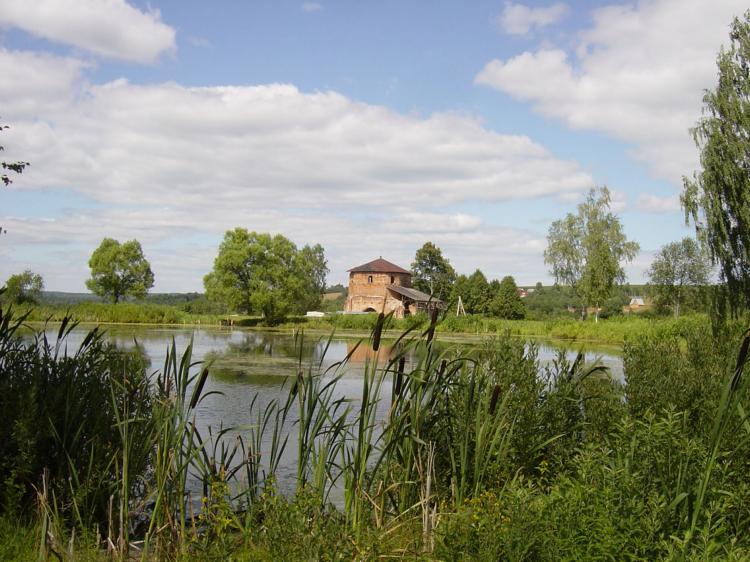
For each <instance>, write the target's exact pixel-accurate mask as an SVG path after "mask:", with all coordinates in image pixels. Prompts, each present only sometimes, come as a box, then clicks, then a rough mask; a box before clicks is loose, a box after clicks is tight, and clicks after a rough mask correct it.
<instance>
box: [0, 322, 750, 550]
mask: <svg viewBox="0 0 750 562" xmlns="http://www.w3.org/2000/svg"><path fill="white" fill-rule="evenodd" d="M353 318H357V320H356V322H364V320H361V319H360V318H361V317H353ZM367 320H369V322H370V323H369V324H368V326H369V327H370V329H371V331H370V333H369V336H368V337H367V338H364V339H363V340H362V341H361V342H360V343H359V345H360V346H368V347H370V348H371V349H372V350H373V354H374V355H373V359H372V360H371V361H370V362H369V363H367V365H366V367H365V374H364V376H363V381H362V389H361V394H360V395H359V396H358V397H355V398H346V397H343V396H342V395H341V393H340V392H338V391H337V385H338V381H339V380H340V377H341V376H342V375H343V373H344V372H345V369H346V366H347V362H348V357H347V358H345V359H344V360H342V361H340V362H339V363H336V364H334V365H332V366H330V367H324V366H323V365H324V362H323V361H322V360H321V359H318V360H317V361H316V362H315V363H310V362H308V361H307V360H306V359H305V358H304V356H303V354H302V349H303V348H304V336H303V335H302V334H301V333H300V334H299V335H298V338H297V345H298V349H299V350H300V351H299V355H298V359H297V362H296V365H295V366H294V370H295V374H296V376H295V377H293V378H292V381H293V382H292V383H291V384H289V385H288V386H287V387H286V392H285V393H282V394H281V395H280V396H279V398H278V399H277V400H276V401H272V402H271V403H270V404H268V405H267V406H266V407H265V408H263V409H260V408H259V407H257V403H256V402H255V401H253V402H252V403H251V404H249V412H248V418H247V425H246V426H243V427H238V428H225V427H219V428H213V429H212V430H210V431H209V432H205V431H204V432H202V433H201V432H200V431H199V430H198V427H197V426H196V424H195V414H194V413H195V409H196V408H197V407H198V406H199V404H200V402H201V400H202V399H203V398H204V397H205V393H204V390H203V389H204V388H205V383H206V380H207V378H208V377H209V376H210V366H208V367H207V366H204V365H198V364H194V363H193V361H192V354H191V352H192V350H191V347H190V346H188V347H187V349H185V350H184V351H183V352H182V353H180V352H179V351H178V350H177V349H176V346H174V345H172V346H171V347H170V349H169V352H168V354H167V359H166V361H165V364H164V366H163V368H162V369H161V370H160V372H159V373H157V374H155V375H154V377H153V378H152V379H151V382H150V384H149V383H148V378H147V377H145V376H144V375H145V373H144V367H143V364H141V363H138V361H137V357H126V356H123V355H122V354H120V353H119V352H118V351H117V350H115V349H112V348H110V347H108V346H107V345H106V342H103V341H102V340H101V338H100V337H99V336H98V332H96V331H94V332H92V334H91V335H90V336H89V337H88V338H86V340H85V341H84V345H82V346H81V348H80V349H78V350H71V352H70V354H68V351H67V350H66V348H65V345H64V342H65V338H66V336H67V333H69V330H70V326H71V324H70V323H69V322H67V321H63V324H62V327H61V328H60V330H59V333H58V338H57V340H56V341H48V340H47V338H46V337H45V336H44V335H43V334H42V333H40V334H38V335H37V336H36V337H35V338H33V340H24V341H21V340H19V339H18V338H17V337H16V336H15V334H16V332H17V331H18V329H19V327H20V324H21V323H22V321H23V318H18V317H16V316H14V314H13V313H8V312H7V311H4V312H3V314H2V316H1V317H0V407H2V411H3V412H4V415H5V422H6V423H5V424H4V426H3V428H4V429H3V431H5V433H4V434H3V436H2V437H3V438H2V439H0V476H2V478H3V482H4V484H5V485H4V486H3V493H2V496H3V497H2V500H3V501H2V504H1V505H2V508H0V553H2V554H6V555H7V557H9V558H10V559H12V558H13V557H16V558H19V557H21V558H22V557H23V556H26V555H28V554H29V553H32V552H33V553H34V555H35V557H36V553H41V555H42V556H43V557H44V556H48V557H58V558H60V559H72V558H75V559H95V558H97V557H105V556H109V557H112V558H115V559H127V558H128V557H129V558H131V559H132V558H133V557H135V558H138V559H141V560H225V559H234V560H280V559H283V560H310V559H318V560H353V559H357V560H374V559H380V558H383V557H389V558H392V557H399V558H402V559H423V560H466V559H473V560H500V559H502V560H506V559H507V560H580V559H633V560H636V559H649V560H659V559H664V560H670V559H671V560H677V559H680V560H692V559H695V560H698V559H701V560H704V559H736V560H741V559H747V557H748V556H750V550H748V549H750V538H749V537H748V535H747V533H746V530H747V528H748V525H750V423H748V419H747V416H746V414H745V412H746V406H747V399H748V395H749V394H750V393H749V391H748V386H749V385H748V383H747V377H746V376H745V375H744V365H745V363H746V361H747V358H748V349H749V348H750V335H745V336H744V339H743V333H742V330H741V329H740V328H739V327H738V326H736V325H730V326H725V327H724V328H722V329H720V330H719V331H717V332H716V333H715V334H714V335H711V332H710V330H709V327H708V324H707V323H706V322H705V321H704V320H702V319H701V318H700V317H692V318H685V319H681V320H678V321H674V322H661V323H655V324H653V325H648V324H644V323H643V322H646V321H645V320H644V319H638V320H632V319H629V320H626V321H621V322H614V321H613V322H612V324H611V326H612V327H611V328H609V330H612V333H616V332H617V330H630V329H631V328H630V327H628V328H622V327H621V326H624V325H628V326H629V325H630V323H632V324H634V325H636V326H640V327H641V328H643V330H642V331H641V333H640V334H629V333H625V335H624V336H623V337H625V339H626V341H627V343H626V345H625V350H624V367H625V377H626V383H625V385H624V386H620V385H618V384H616V383H614V382H613V381H612V380H611V379H610V378H609V377H608V376H607V373H606V371H605V370H604V369H603V368H602V367H601V366H599V365H597V364H593V365H587V364H585V363H584V361H583V356H582V355H581V356H579V357H578V358H577V359H576V360H574V361H570V360H568V359H567V358H566V357H565V355H564V354H559V355H558V356H557V358H556V359H555V360H554V361H553V362H552V363H550V364H547V365H546V366H542V365H541V364H540V362H539V361H538V358H537V353H536V347H535V346H534V345H533V344H532V345H530V346H526V345H525V344H524V341H523V340H522V339H520V338H516V337H513V335H514V334H513V333H511V332H510V331H508V330H506V331H505V332H502V331H501V332H500V333H499V334H496V335H493V336H492V337H489V338H488V339H486V341H485V342H484V344H483V345H481V346H474V347H472V348H471V349H464V350H461V349H460V348H458V349H457V348H455V347H454V348H451V349H445V348H443V347H441V346H436V345H435V343H434V342H435V338H437V339H439V338H440V337H441V334H444V333H446V332H447V331H450V330H453V329H466V328H467V326H471V325H475V326H476V327H477V328H480V327H482V328H483V329H484V326H485V325H484V324H475V322H478V320H474V319H458V320H451V319H450V318H449V319H447V320H444V321H443V323H437V324H436V325H433V326H430V325H429V324H428V323H420V322H417V321H415V320H408V321H406V322H404V323H400V324H399V323H395V322H394V321H393V319H392V318H389V317H386V316H379V317H378V318H368V319H367ZM341 321H342V322H350V320H349V319H348V318H347V319H345V320H341ZM485 321H486V322H493V323H491V324H487V326H490V325H491V326H492V327H493V328H496V329H497V330H500V326H502V324H499V323H498V324H495V323H494V321H489V320H486V319H484V320H482V322H485ZM579 324H580V325H583V326H586V324H584V323H579ZM363 325H364V324H363ZM514 325H515V324H514ZM525 325H526V324H525V323H521V324H520V326H525ZM602 325H606V324H605V323H604V322H600V323H599V324H598V325H597V326H599V327H600V326H602ZM396 326H400V327H401V329H402V331H401V333H400V334H399V336H398V337H397V338H396V340H395V341H394V342H392V346H391V349H392V351H391V353H390V354H389V356H388V357H387V358H386V357H384V356H383V357H381V356H380V354H381V351H382V353H383V354H384V355H385V351H384V350H381V349H380V340H381V338H382V337H383V335H384V333H385V330H386V329H387V328H389V327H390V328H391V329H393V328H395V327H396ZM646 326H650V327H646ZM433 328H434V329H435V332H434V334H433ZM487 329H488V331H489V328H487ZM571 329H572V328H571ZM576 329H579V328H576ZM581 329H582V330H587V329H589V328H588V327H586V328H581ZM620 333H624V332H620ZM576 337H578V336H576ZM331 338H332V336H328V337H327V338H323V339H322V341H321V344H322V345H323V347H326V346H327V345H329V344H330V342H331ZM738 348H739V350H740V351H739V353H737V349H738ZM415 352H416V353H415ZM352 353H353V351H352ZM407 356H409V357H413V358H414V359H413V360H412V361H413V362H412V363H411V364H408V365H407V362H406V358H407ZM59 397H64V399H59ZM383 412H384V413H383ZM287 421H292V422H293V424H292V428H291V429H289V427H290V424H289V423H286V422H287ZM34 444H38V445H42V446H38V447H37V446H31V445H34ZM287 447H289V448H294V449H295V451H296V465H295V466H292V467H282V466H281V458H282V455H283V452H284V450H286V448H287ZM55 451H57V454H53V452H55ZM281 470H285V471H288V470H292V471H294V473H295V474H296V479H295V481H296V488H295V490H294V491H293V492H292V493H290V494H289V495H287V496H283V495H281V494H280V493H279V492H278V491H277V489H276V486H275V481H276V477H277V475H278V474H279V473H280V472H279V471H281ZM192 477H195V478H197V481H198V482H199V488H200V489H196V488H191V486H190V485H189V480H190V478H192ZM194 494H197V495H199V496H200V497H199V498H197V497H195V496H194ZM337 498H339V499H340V503H338V505H339V506H340V507H336V505H337V502H339V500H338V499H337ZM195 500H199V501H195ZM17 514H24V515H25V517H18V516H17ZM16 535H17V537H18V538H17V539H16V538H13V537H15V536H16ZM40 536H44V537H45V538H44V540H42V541H39V537H40ZM3 549H4V550H3Z"/></svg>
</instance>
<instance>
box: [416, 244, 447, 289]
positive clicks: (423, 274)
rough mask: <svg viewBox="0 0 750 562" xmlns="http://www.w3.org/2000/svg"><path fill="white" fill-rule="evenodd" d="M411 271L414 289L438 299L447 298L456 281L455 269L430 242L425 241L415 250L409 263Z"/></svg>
mask: <svg viewBox="0 0 750 562" xmlns="http://www.w3.org/2000/svg"><path fill="white" fill-rule="evenodd" d="M411 273H412V285H413V286H414V288H415V289H418V290H419V291H422V292H423V293H427V294H430V295H434V296H436V297H437V298H440V299H446V298H448V295H450V293H451V289H452V287H453V283H455V282H456V270H454V269H453V266H451V264H450V262H449V261H448V260H447V259H446V258H444V257H443V252H442V251H441V250H440V248H438V247H437V246H435V244H433V243H432V242H425V244H424V245H423V246H422V247H421V248H419V249H418V250H417V253H416V254H415V256H414V261H413V262H412V264H411Z"/></svg>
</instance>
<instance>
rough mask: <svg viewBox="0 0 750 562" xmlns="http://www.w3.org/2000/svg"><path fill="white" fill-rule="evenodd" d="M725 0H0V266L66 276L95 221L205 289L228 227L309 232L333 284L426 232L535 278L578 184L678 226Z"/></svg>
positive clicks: (170, 274) (158, 271)
mask: <svg viewBox="0 0 750 562" xmlns="http://www.w3.org/2000/svg"><path fill="white" fill-rule="evenodd" d="M743 9H745V6H744V5H743V3H741V2H738V1H734V0H731V1H730V0H724V1H716V2H705V1H704V0H679V1H678V0H642V1H639V2H638V1H636V2H621V3H617V2H613V3H609V2H593V1H580V2H503V1H498V2H480V1H475V2H458V1H453V2H448V1H436V2H426V1H421V2H403V1H399V2H396V1H393V2H369V3H363V2H344V1H339V2H333V1H320V2H300V1H295V2H279V1H274V2H228V1H227V2H219V1H217V2H197V1H176V0H175V1H151V2H148V3H146V2H140V1H130V2H126V1H125V0H75V1H74V0H70V1H64V0H38V1H37V2H35V3H33V4H32V5H29V3H27V2H24V1H22V0H5V1H4V2H3V3H2V5H0V72H2V75H3V76H4V78H5V79H4V80H3V84H2V85H0V115H1V116H2V120H3V122H4V123H7V124H9V125H11V129H8V130H6V131H4V132H3V133H2V137H0V138H1V139H2V141H1V142H2V144H3V145H4V146H5V149H6V150H5V153H4V158H6V159H8V160H10V159H14V158H23V159H25V160H29V161H30V162H32V166H31V168H30V169H29V171H28V172H27V173H25V174H24V175H23V176H20V177H18V178H16V180H15V182H14V183H13V184H12V186H11V187H10V188H8V189H3V190H2V191H0V224H2V226H3V228H5V229H7V231H8V232H7V234H4V235H3V236H2V238H0V278H2V279H4V278H7V277H8V276H9V275H11V274H13V273H16V272H19V271H22V270H24V269H32V270H34V271H36V272H39V273H41V274H42V275H43V276H44V278H45V281H46V285H47V288H48V289H50V290H68V291H83V290H85V289H84V282H85V279H86V278H87V275H88V268H87V261H88V257H89V255H90V253H91V251H92V250H93V249H94V248H95V247H96V246H97V245H98V243H99V242H100V241H101V239H102V238H103V237H105V236H110V237H115V238H118V239H120V240H127V239H131V238H137V239H138V240H140V241H141V243H142V245H143V248H144V252H145V254H146V256H147V257H148V258H149V260H150V261H151V264H152V267H153V269H154V272H155V275H156V285H155V287H154V290H156V291H193V290H202V278H203V275H204V274H205V273H207V272H208V271H209V270H210V269H211V265H212V261H213V258H214V256H215V254H216V251H217V248H218V244H219V242H220V240H221V237H222V235H223V233H224V232H225V231H226V230H228V229H231V228H234V227H236V226H243V227H246V228H249V229H251V230H258V231H271V232H279V233H282V234H284V235H286V236H288V237H290V238H291V239H292V240H294V241H295V242H296V243H297V244H299V245H303V244H308V243H309V244H312V243H318V242H319V243H321V244H323V246H324V247H325V248H326V254H327V257H328V260H329V267H330V270H331V271H330V275H329V281H330V282H331V283H336V282H342V281H344V280H345V279H346V269H347V268H349V267H352V266H355V265H358V264H359V263H362V262H365V261H369V260H370V259H372V258H374V257H377V256H378V255H382V256H384V257H386V258H388V259H390V260H391V261H394V262H396V263H399V264H401V265H404V266H406V267H408V265H409V263H410V262H411V259H412V257H413V255H414V252H415V250H416V249H417V248H418V247H419V246H421V245H422V244H423V243H424V242H426V241H427V240H431V241H433V242H434V243H436V244H438V246H440V247H441V248H442V249H443V251H444V253H445V255H446V256H447V257H448V258H449V259H450V260H451V262H452V263H453V264H454V265H455V266H456V268H457V269H458V270H459V271H460V272H463V273H470V272H471V271H473V269H475V268H477V267H479V268H481V269H482V270H483V271H484V272H485V273H486V274H488V276H490V277H501V276H504V275H508V274H511V275H514V276H515V278H516V280H517V281H518V282H519V283H522V284H531V283H535V282H536V281H542V282H545V283H548V282H550V281H551V279H550V276H549V274H548V272H547V267H546V266H545V265H544V262H543V257H542V254H543V251H544V246H545V237H546V234H547V229H548V228H549V225H550V223H551V222H552V221H553V220H555V219H557V218H560V217H562V216H564V215H565V214H566V213H568V212H571V211H573V210H574V209H575V206H576V204H577V203H578V202H580V200H581V198H582V194H583V193H585V191H586V190H587V189H588V188H590V187H593V186H596V185H605V184H606V185H607V186H609V188H610V189H611V190H612V191H613V192H614V193H613V208H614V209H615V211H616V212H617V213H618V214H619V215H620V216H621V218H622V221H623V223H624V225H625V228H626V232H627V233H628V235H629V237H630V238H632V239H634V240H636V241H637V242H639V244H640V245H641V253H640V255H639V256H638V258H637V259H636V260H635V261H634V262H633V263H632V264H629V265H628V267H627V271H628V273H629V278H630V280H631V281H633V282H636V283H639V282H643V281H644V271H645V270H646V269H647V268H648V265H649V263H650V261H651V258H652V256H653V253H654V252H655V251H656V250H657V249H658V248H659V247H660V246H661V245H663V244H666V243H668V242H670V241H673V240H676V239H678V238H680V237H682V236H685V235H690V234H692V228H691V227H686V226H685V225H684V220H683V215H682V212H681V211H680V209H679V203H678V196H679V193H680V189H681V177H682V176H683V175H688V174H690V173H692V170H693V169H694V168H695V167H696V165H697V150H696V149H695V147H694V146H693V144H692V140H691V139H690V136H689V133H688V129H689V128H690V127H691V126H692V125H693V124H694V123H695V121H696V119H697V118H698V117H699V115H700V109H701V96H702V91H703V90H704V89H705V88H710V87H713V85H714V83H715V79H716V69H715V57H716V53H717V52H718V50H719V48H720V46H721V45H722V44H725V43H726V42H727V30H728V25H729V23H730V21H731V19H732V18H733V17H734V16H735V15H740V14H741V12H742V11H743Z"/></svg>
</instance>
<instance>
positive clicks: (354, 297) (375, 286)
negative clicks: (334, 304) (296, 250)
mask: <svg viewBox="0 0 750 562" xmlns="http://www.w3.org/2000/svg"><path fill="white" fill-rule="evenodd" d="M432 308H441V309H442V308H444V304H443V302H442V301H441V300H439V299H436V298H434V297H431V296H430V295H428V294H426V293H423V292H421V291H417V290H416V289H412V288H411V272H409V271H407V270H406V269H404V268H403V267H399V266H397V265H396V264H394V263H391V262H389V261H387V260H384V259H383V258H382V257H381V258H378V259H376V260H373V261H371V262H368V263H365V264H362V265H360V266H357V267H353V268H352V269H350V270H349V296H348V297H347V299H346V305H345V307H344V311H345V312H381V311H382V312H385V313H389V312H391V311H393V315H394V316H395V317H396V318H403V317H404V316H408V315H409V314H416V313H417V312H420V311H428V310H430V309H432Z"/></svg>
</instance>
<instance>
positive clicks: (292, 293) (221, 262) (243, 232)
mask: <svg viewBox="0 0 750 562" xmlns="http://www.w3.org/2000/svg"><path fill="white" fill-rule="evenodd" d="M327 273H328V267H327V265H326V261H325V255H324V251H323V248H322V247H321V246H320V245H316V246H312V247H310V246H305V247H304V248H302V249H301V250H298V249H297V247H296V246H295V245H294V243H293V242H292V241H291V240H289V239H287V238H285V237H284V236H282V235H281V234H277V235H275V236H271V235H270V234H266V233H258V232H249V231H248V230H247V229H245V228H235V229H234V230H229V231H227V232H226V234H225V235H224V240H223V241H222V243H221V245H220V246H219V253H218V255H217V256H216V259H215V260H214V268H213V271H211V273H209V274H208V275H206V276H205V277H204V278H203V283H204V285H205V287H206V295H207V296H208V298H209V299H211V300H215V301H219V302H222V303H225V304H226V305H227V306H229V307H230V308H231V309H233V310H237V311H240V312H244V313H246V314H253V313H255V314H262V315H263V316H264V318H266V320H267V321H268V322H272V323H273V322H277V321H279V320H281V319H283V318H284V317H285V316H286V315H288V314H291V313H301V312H304V311H305V310H309V309H310V308H312V307H317V306H318V305H319V304H320V299H321V295H322V292H323V289H324V288H325V277H326V274H327Z"/></svg>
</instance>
